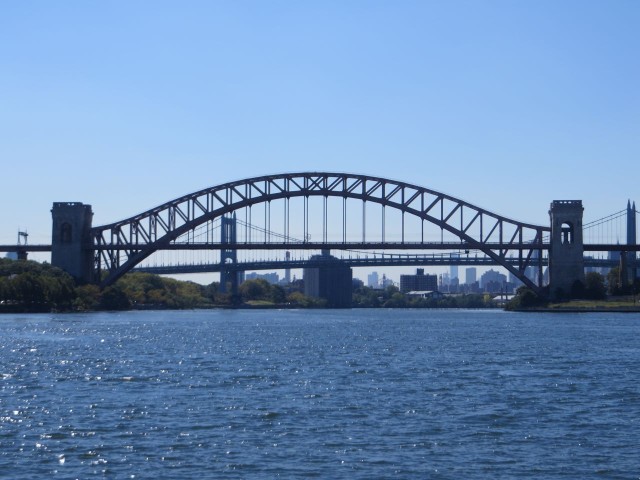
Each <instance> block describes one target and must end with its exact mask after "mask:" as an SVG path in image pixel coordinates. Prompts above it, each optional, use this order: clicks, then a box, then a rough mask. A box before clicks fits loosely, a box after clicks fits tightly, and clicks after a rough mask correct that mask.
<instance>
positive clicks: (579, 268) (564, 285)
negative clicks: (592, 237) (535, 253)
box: [549, 200, 585, 298]
mask: <svg viewBox="0 0 640 480" xmlns="http://www.w3.org/2000/svg"><path fill="white" fill-rule="evenodd" d="M583 211H584V208H583V207H582V201H581V200H554V201H553V202H552V203H551V208H550V210H549V216H550V217H551V249H550V250H549V287H550V295H551V297H552V298H553V297H558V296H561V295H560V294H561V293H562V294H564V295H569V294H570V293H571V289H572V287H573V285H574V283H575V282H576V280H578V281H580V282H582V284H583V285H584V280H585V277H584V243H583V239H582V212H583Z"/></svg>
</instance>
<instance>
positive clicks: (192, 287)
mask: <svg viewBox="0 0 640 480" xmlns="http://www.w3.org/2000/svg"><path fill="white" fill-rule="evenodd" d="M600 277H601V276H600ZM587 285H588V287H587V288H586V289H585V288H584V287H583V288H582V289H580V288H579V287H577V289H578V290H580V292H578V293H581V294H582V297H581V298H583V299H580V300H569V299H563V301H555V302H547V301H544V300H542V299H540V298H539V297H537V296H536V295H535V293H533V292H532V291H531V290H528V289H526V288H522V287H521V288H520V289H519V290H518V293H517V295H516V296H515V297H514V298H513V299H512V300H510V301H509V302H508V303H507V304H504V303H502V302H500V301H499V300H497V299H493V298H492V297H491V296H490V295H488V294H466V295H445V296H444V297H442V298H437V299H436V298H433V299H426V298H414V297H409V296H407V295H404V294H403V293H401V292H400V291H399V290H398V288H397V287H387V288H385V289H382V290H378V289H372V288H369V287H365V286H362V285H360V286H358V285H355V286H354V288H353V290H352V305H351V308H473V309H478V308H506V309H507V310H512V311H539V312H573V311H576V312H588V311H598V312H606V311H612V312H613V311H616V312H618V311H620V312H631V311H633V312H638V311H640V305H638V303H637V298H638V296H637V295H628V294H627V295H626V296H620V295H618V296H607V294H606V291H605V287H604V280H603V279H601V278H593V277H592V278H588V282H587ZM218 287H219V284H218V282H213V283H211V284H209V285H200V284H197V283H195V282H190V281H181V280H175V279H172V278H167V277H161V276H159V275H154V274H149V273H139V272H133V273H129V274H127V275H125V276H123V277H122V278H121V279H120V280H118V282H116V283H115V284H114V285H112V286H109V287H106V288H105V289H104V290H100V288H99V287H97V286H96V285H76V284H75V282H74V280H73V278H72V277H71V276H70V275H68V274H67V273H65V272H64V271H62V270H61V269H59V268H56V267H53V266H51V265H50V264H48V263H38V262H34V261H28V260H27V261H25V260H11V259H6V258H2V259H0V313H46V312H91V311H109V310H166V309H208V308H211V309H213V308H244V309H270V308H271V309H287V308H292V309H294V308H327V307H328V305H327V302H326V301H325V300H323V299H319V298H313V297H309V296H306V295H304V293H303V292H304V284H303V282H302V281H301V280H298V281H296V282H294V283H292V284H291V285H288V286H287V287H286V288H285V287H283V286H280V285H272V284H269V283H268V282H266V281H265V280H262V279H257V280H248V281H245V282H244V283H242V284H241V285H240V286H239V288H238V294H237V295H232V294H230V293H220V292H219V291H218V290H219V288H218ZM573 293H575V292H573ZM617 293H620V292H617ZM622 293H628V292H622ZM585 296H586V298H585Z"/></svg>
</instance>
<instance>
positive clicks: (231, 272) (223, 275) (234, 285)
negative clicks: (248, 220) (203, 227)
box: [219, 213, 242, 295]
mask: <svg viewBox="0 0 640 480" xmlns="http://www.w3.org/2000/svg"><path fill="white" fill-rule="evenodd" d="M220 221H221V224H220V227H221V228H220V243H222V244H223V245H235V244H236V238H237V237H236V214H235V213H234V214H233V216H231V217H225V216H223V217H221V218H220ZM236 263H238V251H237V250H236V249H235V248H223V249H222V250H220V267H221V268H220V287H219V290H220V292H221V293H226V292H227V283H231V293H233V294H234V295H235V294H237V293H238V285H239V284H240V275H242V273H241V272H239V271H238V270H237V269H236V268H233V267H232V265H235V264H236Z"/></svg>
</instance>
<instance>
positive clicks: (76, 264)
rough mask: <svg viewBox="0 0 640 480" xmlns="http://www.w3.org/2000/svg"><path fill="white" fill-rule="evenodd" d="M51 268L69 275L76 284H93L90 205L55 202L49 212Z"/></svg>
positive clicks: (91, 214)
mask: <svg viewBox="0 0 640 480" xmlns="http://www.w3.org/2000/svg"><path fill="white" fill-rule="evenodd" d="M51 216H52V220H53V227H52V233H51V265H53V266H54V267H59V268H61V269H62V270H64V271H65V272H67V273H69V274H70V275H71V276H72V277H73V278H74V279H75V280H76V282H79V283H93V282H95V281H96V280H97V279H96V278H94V277H95V275H94V273H93V272H94V270H93V260H94V258H93V256H94V252H93V248H92V247H91V245H92V244H91V221H92V219H93V212H92V211H91V205H84V204H82V203H80V202H56V203H54V204H53V208H52V209H51Z"/></svg>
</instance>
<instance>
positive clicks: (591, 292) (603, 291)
mask: <svg viewBox="0 0 640 480" xmlns="http://www.w3.org/2000/svg"><path fill="white" fill-rule="evenodd" d="M584 293H585V297H586V298H589V299H592V300H600V299H603V298H606V297H607V287H606V286H605V283H604V277H603V276H602V275H601V274H599V273H598V272H588V273H587V274H586V275H585V292H584Z"/></svg>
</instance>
